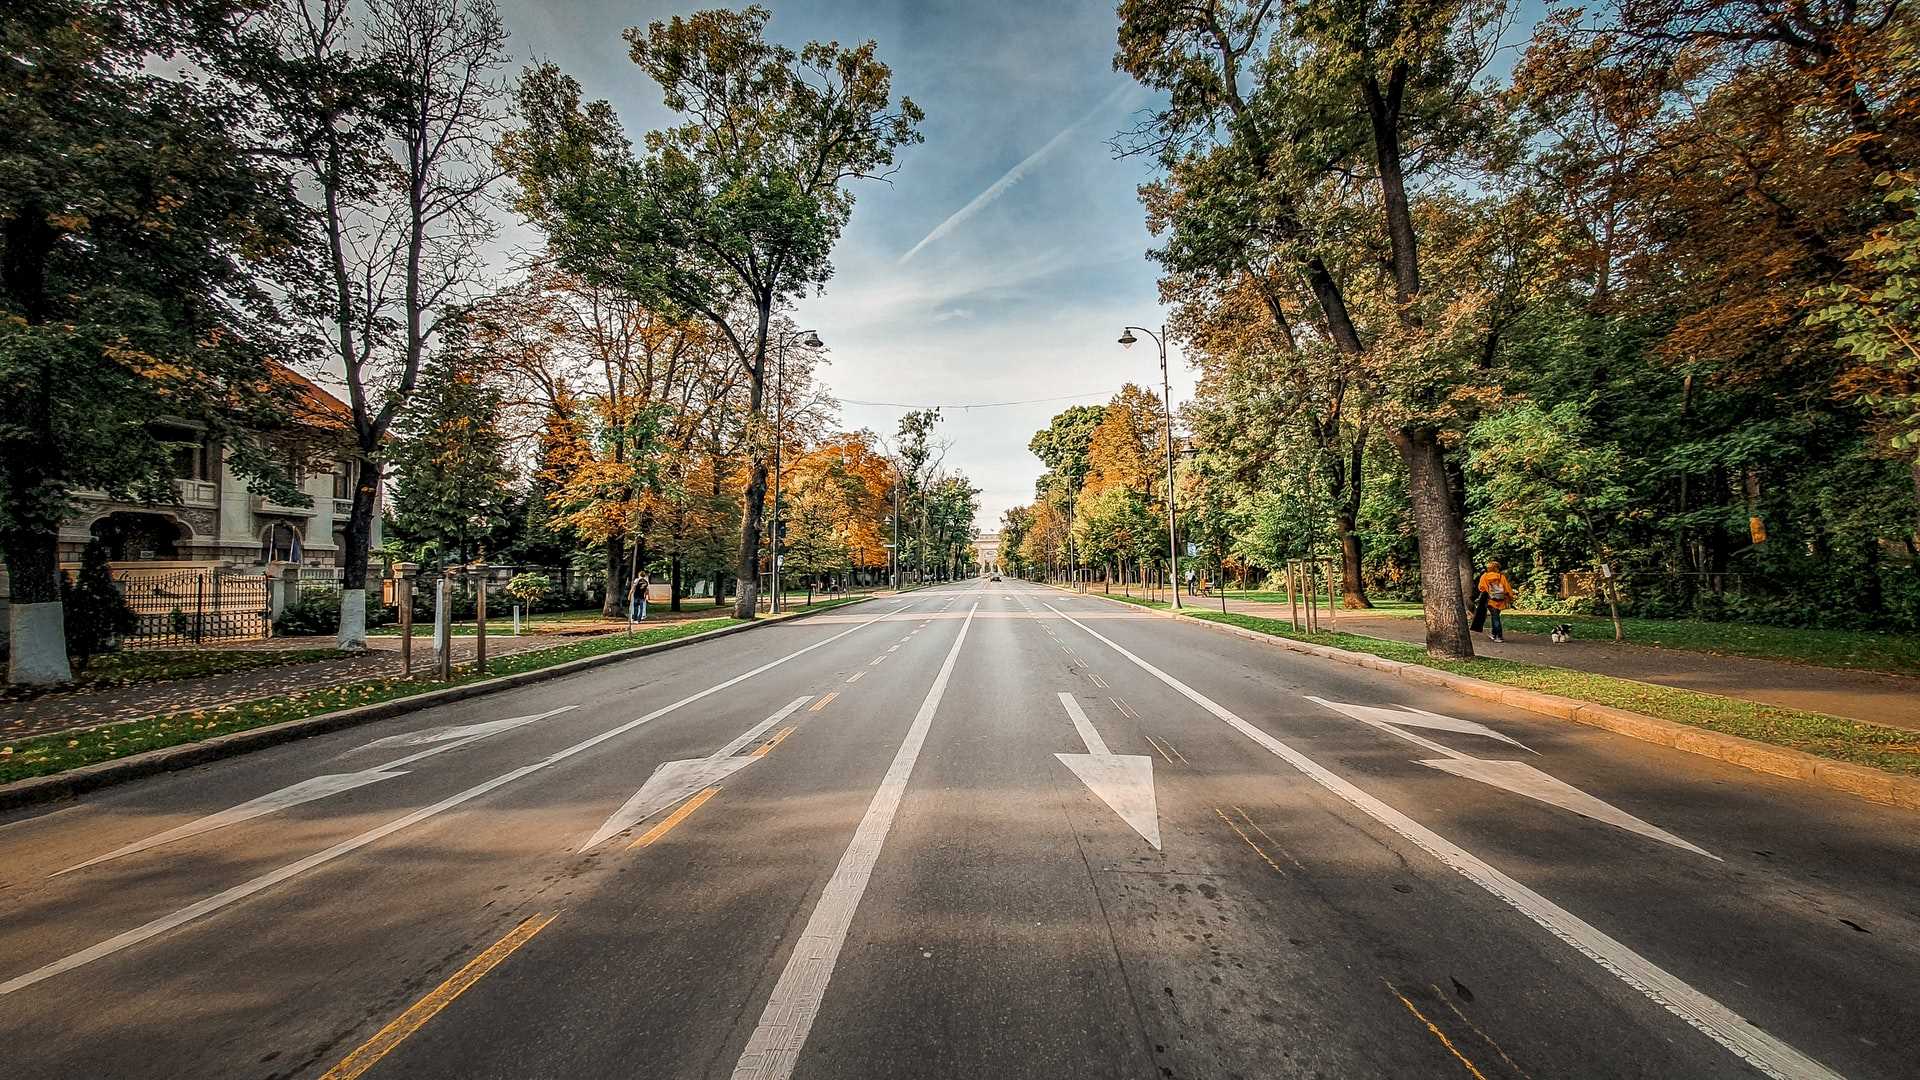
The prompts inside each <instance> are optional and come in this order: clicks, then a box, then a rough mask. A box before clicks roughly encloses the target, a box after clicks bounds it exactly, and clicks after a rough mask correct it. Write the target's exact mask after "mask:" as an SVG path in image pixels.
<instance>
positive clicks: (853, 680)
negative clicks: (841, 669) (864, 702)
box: [847, 671, 866, 683]
mask: <svg viewBox="0 0 1920 1080" xmlns="http://www.w3.org/2000/svg"><path fill="white" fill-rule="evenodd" d="M864 675H866V672H864V671H856V672H854V673H853V674H851V675H849V676H847V681H848V682H850V683H856V682H859V681H860V679H861V677H862V676H864Z"/></svg>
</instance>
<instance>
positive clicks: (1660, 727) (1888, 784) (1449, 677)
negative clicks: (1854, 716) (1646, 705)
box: [1048, 585, 1920, 810]
mask: <svg viewBox="0 0 1920 1080" xmlns="http://www.w3.org/2000/svg"><path fill="white" fill-rule="evenodd" d="M1048 587H1049V588H1055V589H1058V588H1059V586H1057V585H1050V586H1048ZM1060 591H1062V592H1069V591H1071V590H1066V589H1061V590H1060ZM1075 595H1078V596H1091V597H1094V598H1096V599H1100V600H1107V601H1108V602H1110V603H1115V604H1120V605H1121V606H1123V607H1126V608H1129V609H1131V610H1134V611H1143V612H1146V613H1147V614H1149V615H1158V616H1160V617H1161V618H1165V619H1182V620H1184V621H1186V622H1190V623H1196V624H1198V625H1201V626H1206V627H1209V628H1211V629H1213V630H1217V631H1220V632H1222V633H1228V634H1233V635H1234V636H1236V637H1243V638H1246V639H1248V640H1249V641H1257V642H1260V643H1261V644H1263V645H1271V646H1274V647H1277V648H1281V649H1286V650H1288V651H1289V652H1297V653H1304V654H1306V655H1308V656H1317V657H1321V658H1323V659H1327V660H1333V661H1336V662H1338V663H1342V664H1350V665H1352V666H1354V667H1363V668H1368V669H1371V670H1373V671H1380V672H1385V673H1387V674H1389V675H1394V676H1396V677H1398V678H1401V679H1405V680H1406V681H1408V682H1415V683H1422V684H1424V685H1427V686H1439V687H1443V688H1445V689H1448V690H1453V691H1455V692H1457V693H1461V694H1465V695H1467V696H1468V697H1475V698H1480V699H1481V700H1483V701H1491V702H1494V703H1495V704H1499V705H1507V706H1511V707H1513V708H1516V709H1525V710H1526V711H1528V712H1534V713H1539V714H1541V715H1543V716H1551V717H1553V718H1554V719H1556V720H1571V721H1573V722H1574V723H1576V724H1585V725H1586V726H1588V727H1597V728H1601V729H1603V730H1606V731H1611V732H1613V733H1614V734H1616V735H1625V736H1627V737H1628V738H1630V739H1639V740H1640V741H1641V742H1648V743H1653V744H1654V745H1656V746H1665V747H1669V748H1671V749H1674V750H1680V751H1684V752H1686V753H1689V754H1698V755H1700V756H1701V757H1709V758H1713V759H1715V760H1716V761H1724V762H1726V763H1728V764H1730V765H1738V766H1740V767H1741V768H1743V769H1751V770H1753V771H1754V772H1761V773H1766V774H1768V775H1769V776H1783V777H1786V778H1787V779H1790V780H1799V781H1802V782H1805V783H1809V784H1816V785H1818V786H1820V787H1824V788H1830V789H1832V790H1834V791H1843V792H1846V793H1847V794H1849V795H1857V796H1859V797H1860V798H1863V799H1867V800H1870V801H1872V802H1877V803H1881V804H1884V805H1886V806H1897V807H1900V808H1901V809H1903V810H1920V777H1911V776H1899V775H1896V774H1894V773H1889V772H1885V771H1882V770H1880V769H1876V768H1874V767H1872V766H1871V765H1855V764H1853V763H1851V762H1846V761H1834V760H1833V759H1831V758H1823V757H1820V756H1818V755H1816V754H1809V753H1807V752H1805V751H1804V750H1789V749H1787V748H1786V747H1782V746H1772V745H1769V744H1767V743H1763V742H1758V741H1756V740H1753V739H1748V738H1743V737H1742V736H1739V735H1728V734H1726V733H1724V732H1719V731H1708V730H1706V729H1705V728H1697V727H1692V726H1690V725H1687V724H1681V723H1676V722H1674V721H1672V720H1662V719H1660V718H1659V717H1657V716H1647V715H1645V714H1644V713H1637V712H1630V711H1628V710H1626V709H1617V708H1614V707H1613V706H1611V705H1597V704H1594V703H1593V702H1590V701H1580V700H1578V699H1576V698H1568V697H1561V696H1559V695H1558V694H1547V693H1542V692H1541V691H1538V690H1522V689H1520V688H1518V687H1513V686H1502V685H1500V684H1499V683H1493V682H1488V681H1486V680H1485V679H1476V678H1474V677H1472V676H1470V675H1456V674H1454V673H1453V672H1450V671H1441V670H1439V669H1438V668H1430V667H1424V666H1422V665H1420V664H1408V663H1404V662H1402V661H1399V660H1388V659H1387V658H1385V657H1383V656H1374V655H1372V654H1370V653H1358V652H1351V651H1349V650H1346V649H1338V648H1334V647H1333V646H1331V645H1315V644H1313V643H1312V642H1307V641H1294V640H1292V639H1291V638H1282V637H1274V636H1273V635H1271V634H1263V633H1260V632H1259V631H1257V630H1248V629H1245V628H1244V627H1239V626H1233V625H1230V624H1228V623H1218V622H1214V621H1212V620H1210V619H1192V618H1188V617H1187V616H1186V615H1185V614H1184V613H1181V612H1174V611H1164V610H1161V609H1158V608H1150V607H1142V606H1140V605H1139V604H1129V603H1127V602H1126V601H1124V600H1113V599H1111V598H1110V597H1107V596H1103V595H1101V594H1099V593H1075Z"/></svg>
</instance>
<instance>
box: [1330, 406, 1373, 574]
mask: <svg viewBox="0 0 1920 1080" xmlns="http://www.w3.org/2000/svg"><path fill="white" fill-rule="evenodd" d="M1366 456H1367V426H1366V425H1365V424H1362V425H1360V429H1359V431H1358V432H1356V433H1355V434H1354V437H1353V442H1352V445H1350V446H1349V447H1348V448H1347V467H1346V469H1345V470H1344V472H1345V484H1344V490H1343V491H1339V492H1336V493H1335V496H1336V497H1337V498H1339V499H1341V503H1340V506H1339V507H1338V508H1337V509H1336V510H1335V511H1334V515H1333V531H1334V535H1335V536H1336V537H1338V538H1339V541H1340V590H1341V592H1342V593H1343V594H1344V595H1343V596H1342V598H1341V601H1340V604H1341V606H1342V607H1344V608H1346V609H1348V610H1349V611H1359V610H1364V609H1366V608H1370V607H1372V606H1373V602H1372V601H1370V600H1368V599H1367V585H1366V581H1365V579H1364V578H1363V577H1362V563H1363V562H1364V560H1365V558H1366V549H1365V546H1364V544H1363V543H1362V541H1361V539H1360V534H1359V533H1357V532H1355V531H1354V528H1355V525H1356V524H1357V523H1358V522H1359V520H1360V497H1361V494H1362V490H1363V488H1364V486H1365V481H1366V472H1365V469H1366Z"/></svg>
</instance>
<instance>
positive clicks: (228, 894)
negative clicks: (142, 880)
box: [0, 601, 918, 997]
mask: <svg viewBox="0 0 1920 1080" xmlns="http://www.w3.org/2000/svg"><path fill="white" fill-rule="evenodd" d="M915 603H918V601H915ZM884 618H886V616H885V615H878V616H875V617H874V618H871V619H868V620H867V621H866V622H863V623H861V624H860V625H858V626H850V627H848V628H847V629H845V630H842V631H840V632H839V633H837V634H835V635H833V636H832V637H830V638H826V639H824V640H821V641H816V642H814V643H813V644H811V645H804V646H801V647H800V648H798V649H795V650H793V651H792V652H790V653H788V654H787V655H785V656H781V657H777V658H775V659H772V660H769V661H767V662H766V663H764V664H761V665H760V666H759V667H757V668H754V669H752V670H751V671H743V672H741V673H740V674H738V675H735V676H734V677H733V678H731V679H726V680H723V681H721V682H717V683H715V684H713V685H712V686H709V687H707V688H706V689H704V690H696V691H694V692H693V693H691V694H688V695H687V696H686V697H683V698H681V699H680V700H679V701H676V702H673V703H672V704H670V705H662V706H661V707H659V708H658V709H655V710H653V711H652V712H650V713H647V714H646V715H645V716H639V717H635V718H634V719H632V720H629V721H627V722H626V723H624V724H620V725H617V726H615V727H611V728H608V729H607V730H605V731H603V732H601V733H599V734H598V735H593V736H589V737H588V738H585V739H582V740H580V741H579V742H577V743H574V744H573V745H572V746H569V747H567V748H566V749H564V750H556V751H554V752H553V753H551V754H548V755H547V756H546V757H544V758H541V759H540V760H539V761H536V762H534V763H532V764H530V765H522V766H520V767H519V768H517V769H512V770H509V771H507V772H504V773H501V774H500V775H499V776H496V777H494V778H493V779H491V780H484V781H482V782H480V783H478V784H475V785H474V786H472V787H470V788H468V789H466V790H465V791H461V792H456V793H454V794H452V795H449V796H447V797H446V798H444V799H441V800H440V801H439V802H437V803H434V804H433V805H431V806H423V807H421V808H420V809H418V810H415V811H413V812H412V813H410V814H404V815H402V816H400V817H397V818H394V819H393V820H392V821H389V822H387V823H386V824H385V825H376V826H374V827H373V828H371V829H368V830H367V831H366V832H363V833H361V834H360V835H358V836H352V837H348V838H347V839H345V840H342V841H340V842H339V843H337V844H335V845H333V846H332V847H330V848H327V849H325V850H324V851H316V852H314V853H313V854H312V855H308V856H307V857H306V858H304V859H296V860H294V861H293V862H290V863H288V864H286V865H285V866H282V867H280V868H279V869H276V870H269V871H267V872H266V873H264V874H261V875H259V876H257V877H254V878H250V879H248V880H246V881H243V882H241V883H240V884H238V885H235V886H234V887H233V888H231V889H228V890H226V891H225V892H219V893H215V894H214V895H212V896H209V897H206V898H205V899H203V900H197V901H195V902H193V903H191V904H188V905H187V906H186V907H183V908H181V909H179V910H178V911H174V912H171V913H169V914H166V915H162V916H160V917H159V918H157V919H153V920H151V921H149V922H146V923H143V924H141V925H139V926H136V927H134V928H133V929H131V930H127V931H124V932H122V933H119V934H116V935H114V936H113V937H110V938H108V939H107V940H105V941H102V942H99V943H97V944H94V945H90V946H88V947H87V948H84V949H81V950H80V951H79V952H76V953H70V954H68V955H67V956H63V957H61V958H60V959H58V960H55V961H54V962H52V963H50V964H43V965H41V966H40V967H37V968H35V969H34V970H32V971H29V972H27V973H25V974H23V975H15V976H14V977H13V978H11V979H8V980H6V981H5V982H0V997H4V996H6V995H7V994H11V993H14V992H16V991H19V990H24V989H26V988H27V987H29V986H33V985H35V984H38V983H41V982H44V981H46V980H48V979H51V978H53V977H54V976H55V975H60V974H63V973H65V972H68V971H72V970H74V969H75V968H78V967H83V966H85V965H87V964H91V963H93V962H94V961H95V960H98V959H100V958H101V957H105V956H112V955H114V954H115V953H118V952H120V951H122V950H124V949H129V948H132V947H133V946H135V945H138V944H140V943H141V942H143V941H147V940H149V939H151V938H155V937H158V936H159V935H161V934H164V933H166V932H167V931H169V930H172V929H175V928H176V927H181V926H185V925H186V924H187V923H190V922H193V921H194V920H195V919H200V918H204V917H205V916H207V915H211V914H213V913H214V912H216V911H219V910H220V909H221V908H224V907H226V906H227V905H229V904H234V903H238V902H239V901H241V900H245V899H246V898H247V897H249V896H252V895H254V894H255V893H258V892H261V891H262V890H265V889H270V888H272V887H273V886H275V885H278V884H280V883H281V882H283V881H289V880H291V879H293V878H296V877H299V876H300V875H301V874H304V873H306V872H307V871H309V870H312V869H314V868H315V867H319V866H325V865H326V864H327V863H330V862H332V861H333V860H335V859H338V858H340V857H341V856H343V855H348V854H351V853H352V852H355V851H358V850H360V849H361V848H363V847H366V846H367V845H368V844H372V843H376V842H378V841H380V840H384V839H386V838H387V837H389V836H392V835H393V834H394V833H397V832H399V831H401V830H402V829H407V828H411V827H412V826H415V825H418V824H419V823H421V822H423V821H426V820H428V819H429V818H433V817H437V816H439V815H440V814H444V813H446V812H447V811H448V810H451V809H453V808H455V807H457V806H461V805H464V804H466V803H469V802H472V801H473V800H475V799H478V798H480V797H481V796H483V795H486V794H489V793H491V792H493V791H496V790H498V789H500V788H503V787H505V786H507V785H508V784H511V783H513V782H514V781H516V780H520V779H523V778H525V777H528V776H532V775H533V774H534V773H537V772H539V771H540V770H542V769H545V768H548V767H549V766H552V765H557V764H559V763H560V762H562V761H565V760H567V759H568V758H570V757H573V756H574V755H575V754H584V753H586V752H587V751H588V750H591V749H593V748H594V747H596V746H599V745H600V744H601V743H604V742H606V741H607V740H609V739H615V738H619V737H620V736H622V735H625V734H626V733H627V732H629V731H632V730H633V729H635V728H637V727H639V726H640V725H642V724H650V723H652V722H653V721H655V720H658V719H660V718H661V717H663V716H665V715H667V714H668V713H670V712H673V711H675V710H676V709H681V708H685V707H686V706H688V705H691V704H693V703H694V702H696V701H699V700H701V699H702V698H706V697H710V696H712V695H714V694H718V693H720V692H721V691H723V690H726V689H729V688H731V687H734V686H738V685H739V684H741V683H743V682H746V681H747V680H748V679H751V678H753V677H754V676H756V675H760V674H763V673H765V672H768V671H772V670H773V669H774V668H777V667H779V666H780V665H782V664H784V663H787V662H788V661H790V660H794V659H796V658H798V657H801V656H805V655H806V654H808V653H810V652H812V651H813V650H815V649H823V648H825V647H827V646H828V645H831V644H833V643H834V642H836V641H839V640H840V639H841V638H843V637H846V636H847V635H848V634H851V633H855V632H856V631H859V630H864V629H866V628H867V627H869V626H872V625H873V624H874V623H877V622H879V621H880V620H881V619H884ZM453 745H459V744H457V743H456V744H453ZM438 752H439V751H438V750H437V749H436V750H430V751H425V752H423V753H421V754H416V755H414V756H413V757H411V758H402V759H401V760H402V761H417V760H419V759H420V758H422V757H425V756H427V754H432V753H438ZM387 764H388V765H389V766H391V765H396V764H399V762H395V761H390V762H388V763H387Z"/></svg>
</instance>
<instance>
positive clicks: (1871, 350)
mask: <svg viewBox="0 0 1920 1080" xmlns="http://www.w3.org/2000/svg"><path fill="white" fill-rule="evenodd" d="M1881 180H1882V183H1885V184H1888V185H1889V186H1891V187H1892V190H1891V191H1889V192H1888V194H1887V197H1886V202H1887V205H1888V206H1889V207H1891V208H1892V210H1893V213H1894V215H1895V219H1894V221H1893V223H1892V224H1889V225H1886V226H1883V227H1881V228H1880V229H1878V230H1876V231H1875V232H1874V234H1873V235H1872V237H1870V238H1869V239H1868V240H1867V242H1866V243H1864V244H1862V245H1861V246H1860V249H1859V250H1858V251H1856V252H1854V253H1853V260H1854V262H1855V263H1857V264H1859V265H1860V266H1861V267H1862V268H1863V269H1865V270H1866V271H1867V272H1868V274H1869V275H1871V276H1870V278H1869V281H1868V283H1867V284H1852V283H1842V284H1836V285H1831V286H1828V287H1827V288H1825V289H1822V290H1819V291H1818V293H1817V295H1818V296H1819V297H1820V298H1821V299H1824V300H1826V301H1828V303H1827V305H1826V306H1825V307H1822V308H1820V309H1819V310H1817V311H1815V312H1814V313H1813V314H1812V315H1811V316H1810V319H1811V321H1812V322H1813V323H1814V324H1815V325H1821V324H1825V325H1830V326H1832V327H1833V329H1834V331H1835V333H1836V334H1837V335H1838V336H1837V338H1836V341H1837V343H1838V344H1839V346H1840V347H1841V348H1842V349H1844V350H1846V351H1847V352H1848V353H1850V354H1851V355H1852V356H1853V357H1854V358H1855V359H1858V360H1860V361H1861V362H1862V363H1863V364H1865V365H1866V367H1867V370H1868V371H1869V372H1871V373H1872V377H1871V378H1868V379H1864V380H1862V382H1864V385H1862V386H1860V387H1859V391H1860V395H1859V400H1860V402H1861V403H1862V404H1864V405H1867V406H1869V407H1871V408H1873V409H1875V410H1878V411H1880V412H1882V413H1883V414H1885V415H1886V416H1887V417H1888V419H1889V421H1890V423H1891V425H1892V427H1893V431H1892V433H1891V435H1890V437H1889V440H1888V441H1889V442H1890V443H1891V444H1892V445H1893V446H1894V448H1896V449H1899V450H1905V451H1907V452H1908V453H1910V454H1914V455H1915V456H1917V457H1920V216H1916V215H1920V186H1917V185H1916V183H1915V181H1916V174H1913V173H1903V174H1900V175H1899V176H1897V177H1895V176H1892V175H1889V176H1884V177H1882V178H1881Z"/></svg>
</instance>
